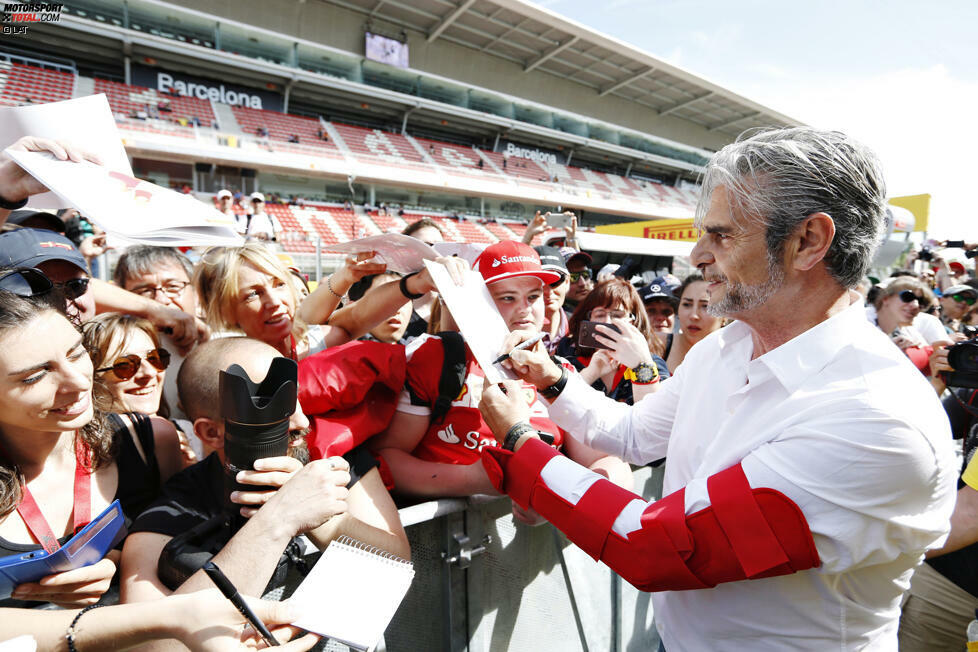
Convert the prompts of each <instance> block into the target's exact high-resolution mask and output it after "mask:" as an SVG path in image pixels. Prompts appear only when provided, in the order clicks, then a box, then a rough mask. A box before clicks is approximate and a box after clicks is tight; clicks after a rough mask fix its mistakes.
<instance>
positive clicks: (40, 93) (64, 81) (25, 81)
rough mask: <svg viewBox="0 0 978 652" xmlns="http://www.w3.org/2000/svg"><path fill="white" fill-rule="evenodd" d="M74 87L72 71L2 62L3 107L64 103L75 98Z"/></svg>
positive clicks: (0, 103) (0, 91) (0, 97)
mask: <svg viewBox="0 0 978 652" xmlns="http://www.w3.org/2000/svg"><path fill="white" fill-rule="evenodd" d="M74 87H75V76H74V75H73V74H71V73H69V72H60V71H57V70H48V69H46V68H38V67H36V66H29V65H25V64H21V63H12V62H10V61H0V106H19V105H21V104H43V103H45V102H60V101H61V100H67V99H71V93H72V91H73V89H74ZM27 100H29V101H27Z"/></svg>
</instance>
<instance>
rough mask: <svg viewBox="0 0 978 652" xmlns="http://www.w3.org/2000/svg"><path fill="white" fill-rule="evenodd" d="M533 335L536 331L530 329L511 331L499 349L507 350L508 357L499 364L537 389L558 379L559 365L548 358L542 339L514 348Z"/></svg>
mask: <svg viewBox="0 0 978 652" xmlns="http://www.w3.org/2000/svg"><path fill="white" fill-rule="evenodd" d="M535 336H536V333H534V332H532V331H512V332H511V333H510V334H509V335H507V336H506V339H505V340H504V341H503V346H502V350H501V351H500V353H507V352H508V353H509V357H508V358H507V359H506V360H504V361H503V362H501V363H500V364H501V365H503V366H504V367H506V368H507V369H511V370H512V371H513V373H515V374H516V375H517V376H519V377H520V378H521V379H523V380H525V381H526V382H528V383H530V384H531V385H533V386H535V387H536V388H537V389H543V388H545V387H550V386H551V385H553V384H554V383H556V382H557V381H558V380H560V367H559V366H557V363H555V362H554V361H553V360H551V359H550V355H549V354H548V353H547V350H546V348H544V346H543V342H542V341H539V342H537V343H536V344H534V345H533V346H531V347H529V348H526V349H516V347H517V346H519V345H520V344H522V343H523V342H526V341H528V340H530V339H533V338H534V337H535ZM514 349H515V350H514Z"/></svg>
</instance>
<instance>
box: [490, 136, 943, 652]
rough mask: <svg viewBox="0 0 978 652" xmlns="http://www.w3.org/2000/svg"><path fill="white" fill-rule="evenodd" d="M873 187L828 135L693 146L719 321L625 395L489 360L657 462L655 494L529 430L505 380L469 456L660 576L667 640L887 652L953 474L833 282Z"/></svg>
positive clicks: (870, 331)
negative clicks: (629, 397) (596, 469)
mask: <svg viewBox="0 0 978 652" xmlns="http://www.w3.org/2000/svg"><path fill="white" fill-rule="evenodd" d="M885 196H886V195H885V189H884V185H883V178H882V174H881V171H880V166H879V163H878V161H877V160H876V158H875V156H874V155H873V154H872V153H871V152H869V151H868V150H866V149H865V148H864V147H862V146H861V145H859V144H857V143H855V142H853V141H852V140H850V139H849V138H847V137H846V136H845V135H843V134H840V133H837V132H828V131H819V130H815V129H810V128H804V127H802V128H792V129H781V130H769V131H762V132H759V133H756V134H753V135H751V136H749V137H747V138H744V139H742V140H739V141H738V142H736V143H733V144H731V145H728V146H727V147H724V148H723V149H722V150H721V151H719V152H718V153H717V154H716V155H715V156H714V157H713V159H712V160H711V161H710V163H709V165H708V167H707V172H706V177H705V181H704V187H703V193H702V195H701V198H700V206H699V208H698V211H697V225H698V226H699V228H700V229H701V230H702V233H703V235H702V236H701V237H700V239H699V241H698V242H697V243H696V246H695V248H694V249H693V252H692V254H691V256H690V258H691V260H692V261H693V263H694V264H695V265H696V266H697V267H698V268H699V269H700V271H701V272H702V273H703V276H704V277H705V279H706V280H707V281H708V282H709V293H710V311H711V312H712V313H713V314H716V315H720V316H723V317H728V318H732V319H735V320H737V321H735V322H734V323H732V324H731V325H729V326H727V327H726V328H723V329H720V330H719V331H716V332H715V333H712V334H711V335H710V336H708V337H707V338H705V339H704V340H703V341H702V342H701V343H700V344H698V345H697V346H696V347H695V348H694V349H693V350H692V351H691V352H690V353H689V355H688V356H687V358H686V361H685V362H684V363H683V365H682V366H681V367H680V368H679V370H678V372H677V373H676V375H674V376H673V377H672V378H671V379H669V380H667V381H665V382H663V383H662V387H661V389H660V390H659V391H658V392H657V393H655V394H652V395H651V396H647V397H646V398H645V399H644V400H643V401H640V402H639V403H636V404H635V405H634V406H628V405H624V404H621V403H616V402H615V401H612V400H610V399H608V398H606V397H605V396H604V395H602V394H600V393H598V392H595V391H594V390H592V389H591V388H590V387H588V386H587V384H586V383H585V382H583V381H581V380H580V378H577V377H574V376H571V377H568V376H567V375H566V374H565V373H564V372H563V371H562V370H561V368H560V367H558V366H556V365H555V364H553V362H552V361H551V360H550V358H549V357H548V356H547V355H546V354H545V352H543V351H542V350H541V347H539V346H535V347H533V348H531V349H529V350H524V351H514V352H513V353H512V354H511V355H510V364H511V366H512V368H513V370H514V371H515V372H516V373H517V374H518V375H519V376H520V377H521V378H522V379H524V380H526V381H528V382H531V383H533V384H534V385H536V387H537V388H538V389H539V390H540V392H541V394H542V395H543V396H544V397H547V398H548V399H549V400H550V401H551V402H552V403H551V406H550V417H551V419H553V420H554V421H555V422H557V423H558V425H560V426H561V427H563V428H565V429H567V430H568V431H570V433H571V434H572V435H574V436H575V437H577V438H578V439H580V440H582V441H584V442H585V443H586V444H588V445H590V446H592V447H594V448H596V449H598V450H601V451H604V452H607V453H610V454H613V455H618V456H620V457H622V458H623V459H625V460H627V461H629V462H632V463H635V464H646V463H648V462H650V461H652V460H655V459H659V458H662V457H665V458H666V460H667V461H666V467H665V479H664V483H663V494H664V495H665V497H664V498H662V499H661V500H658V501H654V502H647V501H646V500H645V499H643V498H641V497H640V496H636V495H634V494H632V493H630V492H627V491H625V490H623V489H620V488H618V487H615V486H614V485H612V484H611V483H609V482H607V480H605V479H604V478H602V477H600V476H598V475H596V474H593V473H591V472H589V471H587V470H586V469H583V468H582V467H579V466H578V465H575V464H573V463H572V462H570V461H569V460H567V459H565V458H563V457H561V456H560V455H559V454H558V453H557V452H556V451H554V450H553V449H552V448H550V447H549V446H547V445H546V444H544V443H543V442H542V441H541V440H540V439H539V437H538V436H537V433H536V432H535V431H534V430H533V429H532V428H531V427H530V426H529V425H528V420H527V417H528V412H527V407H526V404H525V400H524V399H523V395H522V392H520V391H518V385H515V384H512V383H513V382H514V381H505V382H504V383H503V384H502V386H501V387H500V386H487V387H486V389H485V391H484V393H483V397H482V403H481V405H480V408H481V409H482V411H483V414H484V416H485V418H486V421H487V422H488V423H489V425H490V427H491V428H492V430H493V433H494V434H495V435H496V438H497V439H498V440H499V442H500V443H501V444H502V446H501V447H500V448H491V447H487V448H486V449H484V451H483V463H484V464H485V466H486V468H487V471H488V474H489V477H490V478H492V479H493V481H494V484H495V485H496V486H497V488H499V489H501V490H503V491H505V492H506V493H508V494H509V495H510V496H511V497H512V498H513V500H514V501H515V502H516V503H518V504H519V505H520V506H522V507H523V508H524V509H526V508H532V509H534V510H536V511H537V512H538V513H539V514H540V515H542V516H544V517H545V518H547V519H549V520H550V521H551V522H553V523H554V525H556V526H557V527H558V528H560V529H561V530H563V531H564V532H566V533H567V534H568V536H569V537H570V538H571V540H573V541H575V542H576V543H577V544H578V545H579V546H581V547H582V548H583V549H584V550H585V551H586V552H588V553H589V554H591V555H592V556H593V557H595V558H599V559H602V560H603V561H604V562H605V563H607V564H608V565H609V566H611V567H612V568H613V569H614V570H616V571H617V572H618V573H619V574H621V575H622V576H623V577H624V578H625V579H627V580H629V581H630V582H632V583H633V584H634V585H636V586H637V587H639V588H641V589H643V590H647V591H657V592H660V593H657V594H656V595H655V596H653V598H652V600H653V604H654V606H655V620H656V625H657V627H658V629H659V633H660V636H661V639H662V643H663V647H664V649H667V650H669V652H675V651H677V650H703V649H709V648H711V647H716V645H717V643H718V642H720V641H723V642H725V643H727V644H728V645H730V646H732V647H735V648H737V649H744V650H783V649H795V648H797V649H811V650H823V649H824V650H828V649H832V650H856V649H860V650H861V649H874V650H875V649H888V650H889V649H896V647H897V626H898V621H899V616H900V599H901V596H902V595H903V593H904V591H906V589H907V586H908V583H909V579H910V576H911V574H912V573H913V570H914V568H915V567H916V566H917V565H918V564H919V563H920V562H921V560H922V558H923V555H924V552H925V551H926V550H928V549H930V548H934V547H937V546H939V545H940V544H941V542H942V541H943V540H944V539H945V537H946V536H947V531H948V521H949V517H950V515H951V511H952V509H953V506H954V490H955V484H954V483H955V480H956V478H955V469H954V466H955V465H954V457H953V453H952V450H951V436H950V432H949V429H948V424H947V419H946V417H945V416H944V413H943V410H942V409H941V406H940V404H939V402H938V401H937V399H936V397H935V396H934V394H933V392H932V391H931V390H930V388H929V385H928V384H927V382H926V381H925V379H924V378H923V376H921V374H920V373H919V372H918V371H917V370H916V369H915V368H914V367H913V366H912V365H911V364H910V363H909V362H908V360H907V358H906V356H904V355H903V354H902V353H901V352H900V350H899V349H897V348H896V347H894V346H893V344H892V343H891V342H890V341H889V339H888V338H887V337H886V335H885V334H884V333H883V332H882V331H880V330H879V329H878V328H876V327H875V326H873V325H872V324H870V323H869V322H867V320H866V318H865V316H864V308H863V303H862V297H861V296H859V294H858V293H856V292H854V291H852V290H851V289H850V288H852V287H854V286H855V285H857V284H858V283H859V281H860V279H862V277H863V276H864V275H865V274H866V271H867V269H868V267H869V264H870V261H871V259H872V256H873V253H874V250H875V247H876V245H877V243H878V242H879V240H880V233H881V229H882V225H883V205H884V199H885ZM530 335H531V334H528V333H525V332H519V331H517V332H514V333H511V334H510V337H509V339H508V340H507V341H506V343H505V345H504V348H505V350H506V351H510V350H511V349H512V348H513V347H514V346H516V345H517V344H518V343H520V342H521V341H525V340H526V339H528V338H529V336H530ZM702 589H710V590H702Z"/></svg>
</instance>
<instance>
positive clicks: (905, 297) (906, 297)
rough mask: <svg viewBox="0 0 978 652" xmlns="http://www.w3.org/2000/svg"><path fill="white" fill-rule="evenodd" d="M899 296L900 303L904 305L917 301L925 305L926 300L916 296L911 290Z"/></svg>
mask: <svg viewBox="0 0 978 652" xmlns="http://www.w3.org/2000/svg"><path fill="white" fill-rule="evenodd" d="M898 296H899V297H900V301H902V302H904V303H910V302H911V301H916V302H917V303H919V304H921V305H923V304H924V298H923V297H921V296H918V295H916V294H914V293H913V292H911V291H910V290H904V291H902V292H901V293H900V294H899V295H898Z"/></svg>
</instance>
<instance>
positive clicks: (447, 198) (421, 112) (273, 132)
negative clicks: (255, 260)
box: [0, 0, 797, 254]
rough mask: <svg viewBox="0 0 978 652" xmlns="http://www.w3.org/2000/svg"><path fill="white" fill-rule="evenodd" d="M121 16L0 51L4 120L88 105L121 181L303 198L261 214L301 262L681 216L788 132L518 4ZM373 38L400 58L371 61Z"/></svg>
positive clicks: (108, 14) (701, 84)
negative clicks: (120, 162)
mask: <svg viewBox="0 0 978 652" xmlns="http://www.w3.org/2000/svg"><path fill="white" fill-rule="evenodd" d="M191 5H192V8H190V6H191ZM120 7H122V3H115V2H107V1H105V0H85V1H82V2H76V3H72V4H71V7H69V8H66V11H65V13H64V15H63V16H62V19H61V21H59V22H57V23H48V24H43V25H37V26H36V28H35V27H32V28H31V29H32V32H31V34H30V35H29V36H27V37H18V38H13V39H9V40H8V42H7V43H4V44H2V45H0V106H16V105H22V104H25V103H44V102H53V101H58V100H64V99H69V98H72V97H79V96H84V95H91V94H99V93H103V94H104V95H105V96H106V98H107V100H108V104H109V106H110V108H111V110H112V112H113V114H114V116H115V119H116V123H117V125H118V127H119V129H120V132H121V134H122V137H123V140H124V144H125V146H126V149H127V151H128V152H129V154H130V156H131V157H132V158H133V163H134V169H135V170H136V172H137V175H139V174H141V173H142V176H146V177H148V178H150V179H152V180H154V181H156V182H157V183H168V184H170V185H173V186H177V187H187V186H189V187H190V188H191V189H192V191H194V192H195V193H197V194H198V196H199V197H201V198H203V199H209V198H211V197H213V194H214V193H215V192H216V191H217V190H218V189H220V188H221V187H223V186H225V185H228V186H231V187H233V189H234V190H241V191H243V192H244V194H245V195H247V193H248V192H250V191H253V190H260V191H262V192H263V193H265V194H266V195H271V194H275V195H277V196H281V197H289V196H294V195H295V196H301V197H303V198H304V201H302V202H300V204H299V205H296V204H294V203H293V204H291V205H290V204H289V203H272V202H269V203H268V204H267V211H268V212H269V214H270V215H271V216H272V217H273V218H274V220H275V221H276V222H277V223H278V226H279V227H280V230H281V234H282V235H281V237H280V238H279V241H280V243H281V245H282V247H283V248H284V249H285V250H286V251H291V252H295V253H300V254H301V253H309V252H312V251H313V250H314V244H313V243H314V242H315V241H316V240H320V241H321V242H322V243H324V244H326V245H329V244H333V243H337V242H343V241H346V240H349V239H353V238H357V237H362V236H365V235H374V234H380V233H388V232H393V231H400V230H401V229H403V228H404V227H405V226H406V224H407V223H409V222H411V221H413V220H416V219H419V218H421V217H424V216H427V217H430V218H432V219H434V220H435V221H436V222H437V223H439V225H440V226H441V227H442V229H443V231H444V232H445V234H446V238H447V239H449V240H455V241H465V242H474V243H491V242H495V241H497V240H500V239H514V238H519V237H521V236H522V233H523V231H524V230H525V222H526V220H527V218H528V217H529V216H531V215H532V214H533V211H534V210H536V209H543V210H553V209H554V208H556V207H558V206H559V207H566V208H572V209H573V210H575V211H577V212H579V213H581V214H582V216H583V221H584V223H585V224H595V223H602V222H603V223H608V222H614V221H619V222H620V221H627V220H629V219H653V218H687V217H690V216H691V215H692V212H693V210H694V207H695V203H696V197H697V188H696V185H695V181H696V178H697V176H698V174H699V173H700V172H701V170H702V164H703V163H704V162H705V161H706V159H707V158H708V156H709V154H710V152H711V151H713V150H715V149H717V148H719V147H721V146H723V145H724V144H725V143H727V142H729V141H730V140H732V139H733V138H734V137H736V135H737V134H738V133H740V132H741V131H742V130H744V129H746V128H750V127H758V126H772V125H791V124H797V123H795V122H794V121H793V120H791V119H790V118H788V117H786V116H783V115H781V114H778V113H776V112H774V111H772V110H770V109H768V108H766V107H763V106H760V105H758V104H757V103H754V102H752V101H750V100H748V99H746V98H743V97H740V96H738V95H736V94H734V93H732V92H731V91H729V90H727V89H723V88H721V87H719V86H716V85H715V84H712V83H710V82H708V81H706V80H703V79H701V78H699V77H696V76H695V75H692V74H691V73H688V72H686V71H683V70H681V69H679V68H676V67H675V66H671V65H669V64H667V63H665V62H663V61H660V60H658V59H655V58H654V57H652V56H651V55H649V54H648V53H645V52H643V51H641V50H638V49H636V48H633V47H631V46H627V45H626V44H624V43H621V42H618V41H615V40H613V39H611V38H610V37H607V36H605V35H603V34H600V33H597V32H594V31H593V30H590V29H588V28H586V27H584V26H581V25H578V24H576V23H573V22H572V21H569V20H567V19H565V18H563V17H560V16H558V15H556V14H553V13H551V12H549V11H547V10H545V9H542V8H540V7H537V6H536V5H531V4H528V3H525V2H522V0H466V1H465V2H462V3H460V4H457V5H456V4H455V3H449V2H443V1H441V0H416V1H415V2H411V3H409V4H404V3H402V2H386V3H385V2H380V3H378V2H376V0H373V1H371V2H367V0H313V1H312V2H296V1H295V0H272V1H270V2H266V3H262V4H261V5H260V6H259V5H254V4H253V3H230V4H228V3H218V2H215V1H208V0H205V1H203V2H199V1H198V2H193V3H190V2H187V3H186V6H181V5H180V4H168V3H163V2H159V1H157V0H130V1H129V2H128V3H126V4H125V6H124V7H122V8H120ZM367 32H369V33H370V34H379V35H381V36H384V37H385V40H384V41H383V42H384V43H385V44H386V46H385V47H388V48H393V50H394V51H395V52H400V51H399V50H398V48H399V47H403V48H404V50H403V52H401V53H402V54H403V55H404V58H405V59H407V61H404V60H402V61H400V62H399V63H397V62H395V63H397V65H391V64H388V63H379V62H377V61H376V60H374V59H375V58H376V57H368V56H365V50H364V45H363V40H364V35H365V33H367ZM398 44H400V45H398ZM408 49H409V50H410V56H408V51H407V50H408ZM55 53H56V55H55ZM405 63H407V64H409V65H407V66H405ZM549 98H554V99H549ZM556 98H560V104H559V105H558V104H557V100H556ZM385 203H386V204H391V205H396V206H398V209H397V210H386V211H385V210H377V209H376V208H375V207H376V206H380V205H382V204H385ZM364 205H366V208H367V210H364ZM236 210H242V209H241V207H240V206H237V207H236Z"/></svg>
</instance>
